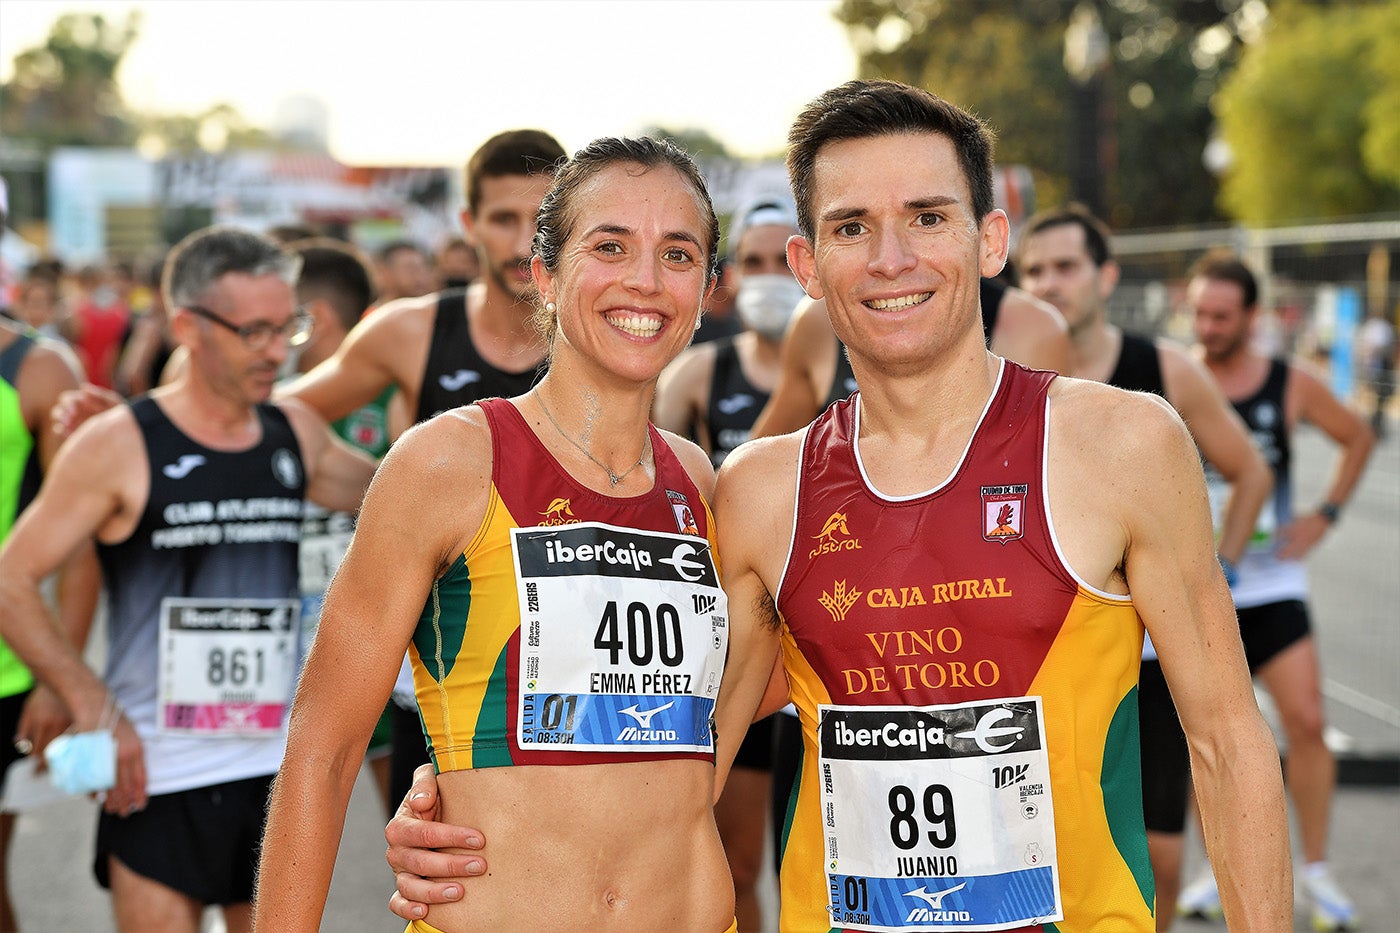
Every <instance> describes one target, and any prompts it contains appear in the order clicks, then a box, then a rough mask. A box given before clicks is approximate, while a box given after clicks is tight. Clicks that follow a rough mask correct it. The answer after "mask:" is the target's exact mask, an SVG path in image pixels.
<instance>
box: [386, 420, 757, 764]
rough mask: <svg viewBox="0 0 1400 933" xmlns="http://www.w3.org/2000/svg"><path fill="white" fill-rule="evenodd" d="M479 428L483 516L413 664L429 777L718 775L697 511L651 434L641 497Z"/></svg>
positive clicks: (714, 642)
mask: <svg viewBox="0 0 1400 933" xmlns="http://www.w3.org/2000/svg"><path fill="white" fill-rule="evenodd" d="M478 404H479V405H480V407H481V410H482V411H483V412H484V413H485V415H486V420H487V423H488V424H489V425H490V428H491V438H492V461H493V462H492V468H491V491H490V501H489V503H488V505H487V509H486V517H485V520H484V521H483V522H482V525H481V528H480V529H479V530H478V532H477V534H476V536H475V537H474V538H473V539H472V541H471V543H470V544H469V545H468V546H467V548H466V550H465V551H464V552H463V553H462V554H461V555H459V556H458V558H457V560H456V561H455V562H454V563H453V565H452V567H451V568H450V569H449V570H448V572H447V573H446V574H444V575H443V576H442V578H441V579H439V580H438V581H436V582H435V583H434V585H433V589H432V592H431V593H430V594H429V597H428V601H427V604H426V605H425V606H424V608H423V615H422V617H421V618H420V619H419V622H418V628H417V629H416V631H415V632H414V636H413V643H412V645H411V646H410V648H409V659H410V660H411V661H412V664H413V679H414V688H415V692H416V694H417V698H418V709H419V714H420V716H421V718H422V722H423V729H424V733H425V735H426V736H427V738H428V743H429V751H430V753H431V756H432V760H433V764H434V766H435V767H436V768H437V770H438V771H439V772H442V771H461V770H468V769H472V768H491V767H500V766H507V765H574V764H593V763H600V762H624V761H652V760H656V759H659V758H694V759H700V760H708V761H713V760H714V706H715V699H716V697H717V696H718V693H719V681H720V677H721V675H722V673H723V670H724V657H725V651H726V649H727V648H728V644H729V630H728V604H727V603H726V602H725V599H724V594H723V592H722V591H721V590H720V588H719V579H718V568H717V564H716V558H715V549H714V535H713V529H712V526H713V522H712V519H711V516H710V511H709V506H708V504H707V503H706V502H705V501H704V499H703V498H702V497H701V495H700V492H699V491H698V490H697V489H696V487H695V485H694V483H692V482H691V480H690V477H689V475H688V474H687V473H686V472H685V468H684V467H682V466H681V463H680V461H679V460H677V459H676V456H675V454H674V453H672V452H671V449H670V447H668V446H667V444H666V441H665V440H664V439H663V438H662V437H661V435H660V434H659V433H658V432H657V430H656V429H655V428H653V427H650V426H648V430H649V431H650V432H651V447H652V450H653V451H654V452H655V460H656V482H655V484H654V486H653V487H652V489H651V491H650V492H647V493H645V494H643V495H640V496H633V497H629V498H612V497H610V496H604V495H602V494H600V493H597V492H594V491H593V490H591V489H589V488H587V487H585V486H583V485H581V484H580V483H578V482H577V481H576V480H574V479H573V478H572V477H571V476H569V474H568V472H567V471H565V470H564V469H563V468H562V467H561V466H560V465H559V464H558V462H557V461H555V459H554V458H553V457H552V456H551V455H550V454H549V451H548V450H546V449H545V447H544V445H543V444H541V443H540V441H539V439H538V438H537V437H536V436H535V434H534V432H533V431H532V430H531V429H530V426H529V425H528V424H527V423H526V422H525V419H524V418H523V417H521V415H520V412H519V411H518V410H517V409H516V408H515V406H514V405H512V404H510V403H509V402H507V401H505V400H504V399H488V400H485V401H482V402H479V403H478Z"/></svg>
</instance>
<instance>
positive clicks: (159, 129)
mask: <svg viewBox="0 0 1400 933" xmlns="http://www.w3.org/2000/svg"><path fill="white" fill-rule="evenodd" d="M140 125H141V136H142V148H143V150H144V149H145V148H146V141H147V140H151V141H152V142H153V146H154V149H153V151H157V152H180V153H190V152H199V151H201V150H210V151H220V150H224V149H266V148H276V145H275V142H274V140H273V139H272V137H271V135H270V134H269V133H268V132H267V131H266V130H264V129H262V128H260V127H256V126H253V125H252V124H251V123H249V122H248V120H247V119H246V118H244V116H243V115H242V114H241V113H239V112H238V110H237V109H236V108H234V107H233V106H232V105H230V104H215V105H214V106H212V107H210V108H209V109H207V110H205V111H203V112H201V113H196V114H186V113H176V114H147V115H143V116H142V117H140Z"/></svg>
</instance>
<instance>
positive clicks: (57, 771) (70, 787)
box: [44, 729, 117, 794]
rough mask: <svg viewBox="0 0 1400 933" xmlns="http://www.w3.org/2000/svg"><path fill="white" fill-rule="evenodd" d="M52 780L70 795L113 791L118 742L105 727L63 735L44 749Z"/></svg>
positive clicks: (115, 778) (55, 785)
mask: <svg viewBox="0 0 1400 933" xmlns="http://www.w3.org/2000/svg"><path fill="white" fill-rule="evenodd" d="M44 760H45V761H46V762H48V765H49V780H51V781H52V782H53V786H54V787H57V788H58V789H59V790H61V791H63V792H64V793H67V794H91V793H94V792H96V791H103V790H111V788H112V786H113V785H114V784H116V783H117V743H116V740H115V739H113V738H112V733H111V732H110V731H108V730H106V729H98V730H96V731H93V732H78V733H70V734H68V735H60V736H59V737H58V738H56V739H54V740H53V741H52V742H50V743H49V744H48V747H47V748H45V749H44Z"/></svg>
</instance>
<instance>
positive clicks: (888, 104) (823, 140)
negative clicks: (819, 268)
mask: <svg viewBox="0 0 1400 933" xmlns="http://www.w3.org/2000/svg"><path fill="white" fill-rule="evenodd" d="M899 133H938V134H940V135H942V136H946V137H948V139H949V140H951V141H952V143H953V148H954V149H955V150H956V151H957V154H958V165H959V166H960V167H961V168H962V172H963V175H964V176H965V177H966V178H967V187H968V191H969V194H970V196H971V198H972V204H971V207H972V212H973V214H974V215H975V218H976V220H977V222H978V223H981V222H982V218H984V217H986V216H987V214H988V213H990V212H991V210H992V209H993V207H995V206H996V202H995V199H994V196H993V192H992V149H993V146H994V144H995V138H996V137H995V135H994V134H993V133H992V130H991V128H990V127H988V126H987V124H985V123H983V122H982V121H981V120H980V119H978V118H977V117H976V116H974V115H973V114H971V113H968V112H967V111H966V110H963V109H962V108H961V107H959V106H957V105H956V104H953V103H950V102H949V101H946V100H944V99H943V98H941V97H939V96H938V95H937V94H933V93H931V92H929V91H926V90H924V89H923V88H917V87H910V86H909V85H907V84H900V83H898V82H896V81H848V82H846V83H845V84H843V85H841V86H840V87H836V88H832V89H831V90H829V91H827V92H825V93H824V94H822V95H820V96H819V97H817V98H816V99H815V100H813V101H812V102H811V103H810V104H808V105H807V107H806V109H805V110H803V111H802V113H800V114H798V117H797V119H796V120H795V121H794V122H793V124H792V129H791V130H789V131H788V157H787V166H788V178H789V180H790V181H791V182H792V195H793V200H794V201H796V203H797V220H798V225H799V226H800V227H801V228H802V233H803V234H804V235H805V236H806V237H807V238H808V239H809V240H812V239H814V237H815V232H816V229H815V225H814V224H813V222H812V176H813V172H814V169H815V165H816V161H817V153H818V152H819V151H820V150H821V148H822V146H825V145H826V144H827V143H834V142H840V141H842V140H846V139H868V138H870V137H874V136H892V135H895V134H899Z"/></svg>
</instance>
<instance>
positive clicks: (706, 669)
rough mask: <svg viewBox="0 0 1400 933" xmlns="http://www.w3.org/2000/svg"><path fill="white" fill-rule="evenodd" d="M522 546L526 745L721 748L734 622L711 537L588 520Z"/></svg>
mask: <svg viewBox="0 0 1400 933" xmlns="http://www.w3.org/2000/svg"><path fill="white" fill-rule="evenodd" d="M511 548H512V550H513V552H514V556H515V569H516V579H517V581H518V595H519V600H520V620H521V622H520V624H521V635H520V656H519V663H520V687H519V690H520V693H519V714H518V717H517V721H516V732H517V735H518V736H519V742H520V747H521V748H522V749H537V750H540V749H558V750H572V751H592V752H620V751H647V752H711V753H713V751H714V710H715V699H716V697H717V696H718V695H719V682H720V676H721V675H722V674H723V672H724V658H725V651H726V649H727V647H728V644H729V621H728V603H727V602H726V600H725V596H724V591H723V590H721V589H720V587H719V578H718V575H717V574H716V572H715V564H714V558H713V555H712V554H711V553H710V546H709V542H707V541H706V540H705V539H703V538H697V537H695V536H693V535H680V534H667V533H664V532H655V531H641V530H638V529H635V528H620V527H616V526H613V525H604V524H601V523H598V522H585V523H580V524H573V525H567V526H562V527H559V526H553V527H548V528H516V529H512V530H511Z"/></svg>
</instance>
